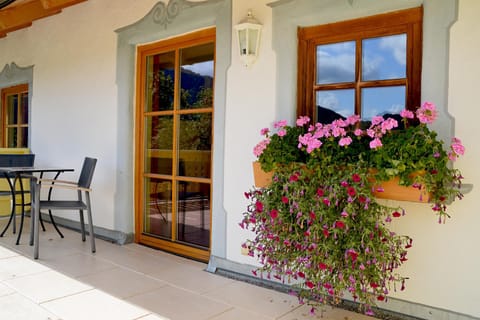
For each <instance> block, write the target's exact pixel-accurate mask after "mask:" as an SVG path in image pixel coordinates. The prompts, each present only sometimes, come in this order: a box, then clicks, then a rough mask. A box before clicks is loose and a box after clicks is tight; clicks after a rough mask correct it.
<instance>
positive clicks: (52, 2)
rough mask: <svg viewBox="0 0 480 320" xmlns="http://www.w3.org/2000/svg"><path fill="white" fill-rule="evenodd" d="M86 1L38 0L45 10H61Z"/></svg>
mask: <svg viewBox="0 0 480 320" xmlns="http://www.w3.org/2000/svg"><path fill="white" fill-rule="evenodd" d="M84 1H86V0H40V2H41V3H42V6H43V7H44V8H45V9H46V10H51V9H63V8H66V7H69V6H73V5H75V4H78V3H80V2H84Z"/></svg>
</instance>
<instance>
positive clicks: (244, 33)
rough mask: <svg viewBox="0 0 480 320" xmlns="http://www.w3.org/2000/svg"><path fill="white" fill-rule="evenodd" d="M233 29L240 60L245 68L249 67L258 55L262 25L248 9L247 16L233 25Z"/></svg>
mask: <svg viewBox="0 0 480 320" xmlns="http://www.w3.org/2000/svg"><path fill="white" fill-rule="evenodd" d="M235 30H236V33H237V40H238V47H239V50H240V51H239V53H240V60H241V61H242V64H243V65H244V66H245V67H246V68H249V67H251V66H252V64H253V63H254V62H255V60H257V57H258V51H259V48H260V36H261V33H262V25H261V24H260V23H259V22H258V21H257V20H256V19H255V18H254V17H253V14H252V11H251V10H248V13H247V17H246V18H245V20H243V21H242V22H240V23H239V24H237V25H236V26H235Z"/></svg>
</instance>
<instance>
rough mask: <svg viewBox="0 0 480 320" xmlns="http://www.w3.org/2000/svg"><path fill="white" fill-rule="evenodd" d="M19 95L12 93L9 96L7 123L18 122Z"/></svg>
mask: <svg viewBox="0 0 480 320" xmlns="http://www.w3.org/2000/svg"><path fill="white" fill-rule="evenodd" d="M17 115H18V95H16V94H14V95H10V96H8V97H7V124H17V123H18V118H17Z"/></svg>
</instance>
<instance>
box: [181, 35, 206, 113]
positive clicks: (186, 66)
mask: <svg viewBox="0 0 480 320" xmlns="http://www.w3.org/2000/svg"><path fill="white" fill-rule="evenodd" d="M213 50H214V48H213V43H207V44H202V45H198V46H194V47H190V48H185V49H182V50H181V51H180V55H181V65H180V70H181V72H182V76H181V79H180V86H181V96H180V108H181V109H191V108H211V107H212V103H213V72H214V70H213V69H214V64H213V53H214V51H213Z"/></svg>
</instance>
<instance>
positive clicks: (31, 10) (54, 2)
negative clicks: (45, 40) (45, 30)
mask: <svg viewBox="0 0 480 320" xmlns="http://www.w3.org/2000/svg"><path fill="white" fill-rule="evenodd" d="M84 1H87V0H32V1H24V2H22V3H20V4H18V5H12V6H8V7H6V8H5V9H2V10H0V38H1V37H5V36H6V35H7V33H9V32H13V31H16V30H19V29H22V28H27V27H29V26H31V25H32V22H33V21H35V20H38V19H42V18H45V17H48V16H52V15H55V14H58V13H60V12H61V11H62V9H63V8H66V7H69V6H73V5H75V4H78V3H81V2H84Z"/></svg>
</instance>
